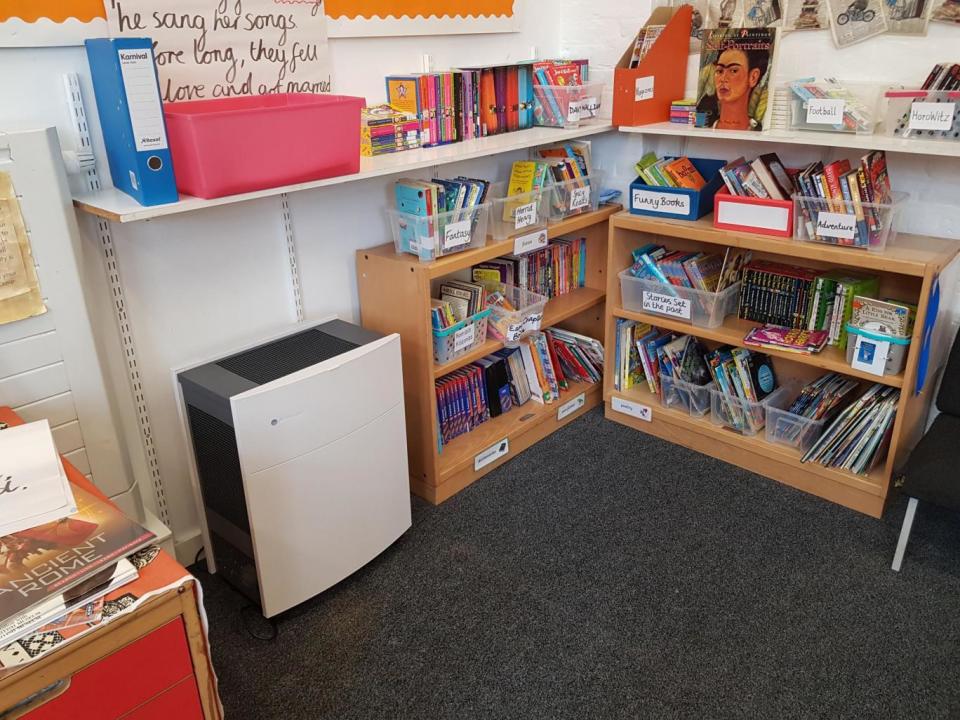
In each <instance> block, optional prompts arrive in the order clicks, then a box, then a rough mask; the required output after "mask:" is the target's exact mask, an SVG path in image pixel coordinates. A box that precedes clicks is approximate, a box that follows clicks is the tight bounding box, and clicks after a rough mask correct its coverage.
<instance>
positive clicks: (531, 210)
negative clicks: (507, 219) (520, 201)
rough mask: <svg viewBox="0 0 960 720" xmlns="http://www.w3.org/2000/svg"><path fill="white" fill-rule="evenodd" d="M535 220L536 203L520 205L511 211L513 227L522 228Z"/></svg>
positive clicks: (515, 228)
mask: <svg viewBox="0 0 960 720" xmlns="http://www.w3.org/2000/svg"><path fill="white" fill-rule="evenodd" d="M536 221H537V203H535V202H532V203H527V204H526V205H521V206H520V207H518V208H517V209H516V210H515V211H514V213H513V229H514V230H523V229H524V228H525V227H530V226H531V225H533V224H534V223H535V222H536Z"/></svg>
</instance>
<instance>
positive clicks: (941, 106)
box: [910, 102, 956, 130]
mask: <svg viewBox="0 0 960 720" xmlns="http://www.w3.org/2000/svg"><path fill="white" fill-rule="evenodd" d="M955 109H956V103H937V102H915V103H913V104H912V105H911V106H910V129H911V130H949V129H951V128H952V127H953V114H954V110H955Z"/></svg>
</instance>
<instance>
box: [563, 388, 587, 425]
mask: <svg viewBox="0 0 960 720" xmlns="http://www.w3.org/2000/svg"><path fill="white" fill-rule="evenodd" d="M586 402H587V395H586V393H580V394H579V395H577V396H576V397H575V398H574V399H573V400H568V401H567V402H565V403H564V404H563V405H561V406H560V407H559V408H557V420H558V421H559V420H563V419H564V418H565V417H567V416H568V415H573V414H574V413H575V412H576V411H577V410H579V409H580V408H582V407H583V406H584V405H585V404H586Z"/></svg>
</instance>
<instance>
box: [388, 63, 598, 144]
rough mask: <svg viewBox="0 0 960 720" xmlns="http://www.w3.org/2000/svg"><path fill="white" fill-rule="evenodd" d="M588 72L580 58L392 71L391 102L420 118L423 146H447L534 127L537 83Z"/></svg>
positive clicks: (583, 75) (567, 79)
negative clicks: (433, 69)
mask: <svg viewBox="0 0 960 720" xmlns="http://www.w3.org/2000/svg"><path fill="white" fill-rule="evenodd" d="M588 73H589V63H588V62H587V61H586V60H582V59H577V60H543V61H537V62H526V63H518V64H514V65H498V66H490V67H473V68H461V69H457V70H450V71H445V72H430V73H415V74H410V75H388V76H387V77H386V92H387V104H388V105H390V106H391V107H392V108H394V109H396V110H399V111H401V112H404V113H407V114H408V115H412V116H413V117H414V118H416V119H417V121H418V122H419V130H420V133H419V134H420V145H421V146H423V147H430V146H433V145H446V144H449V143H455V142H460V141H463V140H472V139H475V138H481V137H486V136H488V135H497V134H499V133H504V132H512V131H515V130H523V129H526V128H529V127H533V125H534V107H535V105H536V103H535V102H534V85H535V84H537V85H540V84H544V83H543V82H542V81H544V80H546V81H547V83H546V85H547V86H552V85H557V84H579V83H582V82H585V81H586V79H587V76H588ZM571 80H574V81H575V82H570V81H571ZM548 112H551V111H550V110H549V109H548Z"/></svg>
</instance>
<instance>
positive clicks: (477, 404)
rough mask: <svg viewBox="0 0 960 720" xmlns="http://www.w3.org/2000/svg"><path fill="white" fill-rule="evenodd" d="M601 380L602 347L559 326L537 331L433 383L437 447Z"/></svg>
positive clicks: (596, 342)
mask: <svg viewBox="0 0 960 720" xmlns="http://www.w3.org/2000/svg"><path fill="white" fill-rule="evenodd" d="M602 378H603V345H602V344H601V343H600V342H599V341H597V340H595V339H593V338H590V337H587V336H585V335H580V334H578V333H573V332H570V331H567V330H562V329H560V328H551V329H549V330H545V331H543V332H536V333H533V334H531V335H529V336H528V337H526V338H524V339H523V340H521V341H520V344H519V346H518V347H515V348H504V349H502V350H499V351H497V352H495V353H493V354H492V355H488V356H487V357H485V358H481V359H480V360H478V361H477V362H475V363H471V364H470V365H467V366H465V367H463V368H460V369H459V370H456V371H454V372H452V373H449V374H447V375H444V376H443V377H442V378H439V379H438V380H437V381H436V383H435V391H436V398H437V426H438V429H439V432H438V437H439V447H440V449H441V450H442V448H443V446H444V445H446V444H448V443H450V442H451V441H452V440H454V439H455V438H457V437H459V436H461V435H464V434H466V433H468V432H470V431H471V430H473V429H475V428H476V427H478V426H480V425H482V424H483V423H485V422H486V421H488V420H490V419H491V418H495V417H498V416H499V415H502V414H504V413H507V412H509V411H510V410H511V409H512V408H513V407H515V406H520V405H523V404H525V403H526V402H528V401H529V400H533V401H534V402H537V403H541V404H550V403H553V402H556V401H557V400H559V398H560V393H561V391H565V390H568V389H570V388H571V384H577V383H591V384H592V383H598V382H600V381H601V380H602Z"/></svg>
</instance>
